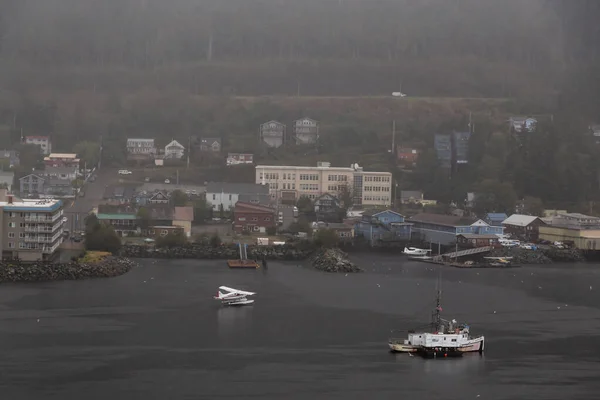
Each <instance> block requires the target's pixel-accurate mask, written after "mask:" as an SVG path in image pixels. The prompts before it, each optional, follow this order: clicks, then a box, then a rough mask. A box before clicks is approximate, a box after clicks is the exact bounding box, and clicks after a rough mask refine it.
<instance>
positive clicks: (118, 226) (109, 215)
mask: <svg viewBox="0 0 600 400" xmlns="http://www.w3.org/2000/svg"><path fill="white" fill-rule="evenodd" d="M96 217H97V218H98V220H99V221H100V222H101V223H103V224H106V225H110V226H112V227H113V229H114V230H115V232H116V233H117V235H119V236H128V235H131V234H136V233H137V232H139V226H138V221H137V209H136V208H135V207H132V206H128V205H127V206H112V205H104V204H101V205H99V206H98V212H97V213H96Z"/></svg>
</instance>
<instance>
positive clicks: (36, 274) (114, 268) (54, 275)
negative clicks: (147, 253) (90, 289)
mask: <svg viewBox="0 0 600 400" xmlns="http://www.w3.org/2000/svg"><path fill="white" fill-rule="evenodd" d="M135 265H136V263H135V262H133V261H131V260H129V259H127V258H122V257H106V258H104V259H102V260H100V261H97V262H90V263H80V262H77V261H73V262H69V263H49V262H41V261H40V262H35V263H28V262H20V261H3V262H1V263H0V282H46V281H65V280H79V279H89V278H110V277H113V276H119V275H123V274H125V273H127V272H129V270H131V268H133V267H134V266H135Z"/></svg>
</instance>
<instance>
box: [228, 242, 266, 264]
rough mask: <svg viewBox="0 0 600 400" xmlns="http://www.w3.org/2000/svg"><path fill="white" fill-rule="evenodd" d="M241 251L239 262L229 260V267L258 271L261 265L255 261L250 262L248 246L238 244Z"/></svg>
mask: <svg viewBox="0 0 600 400" xmlns="http://www.w3.org/2000/svg"><path fill="white" fill-rule="evenodd" d="M238 247H239V249H240V258H239V259H238V260H227V266H228V267H229V268H246V269H257V268H260V265H259V264H258V263H257V262H256V261H254V260H248V245H247V244H244V245H242V244H241V243H238Z"/></svg>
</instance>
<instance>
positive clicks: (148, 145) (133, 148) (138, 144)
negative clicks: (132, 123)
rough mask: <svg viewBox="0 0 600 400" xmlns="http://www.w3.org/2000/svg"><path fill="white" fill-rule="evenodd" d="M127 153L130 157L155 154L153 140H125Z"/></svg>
mask: <svg viewBox="0 0 600 400" xmlns="http://www.w3.org/2000/svg"><path fill="white" fill-rule="evenodd" d="M127 153H128V154H132V155H136V154H142V155H144V154H145V155H151V154H156V147H155V146H154V139H127Z"/></svg>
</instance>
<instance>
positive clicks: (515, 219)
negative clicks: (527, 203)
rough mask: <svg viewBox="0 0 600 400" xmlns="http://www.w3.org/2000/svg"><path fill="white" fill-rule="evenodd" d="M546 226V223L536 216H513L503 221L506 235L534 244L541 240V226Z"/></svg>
mask: <svg viewBox="0 0 600 400" xmlns="http://www.w3.org/2000/svg"><path fill="white" fill-rule="evenodd" d="M544 225H546V224H545V223H544V221H542V219H541V218H539V217H536V216H534V215H522V214H513V215H511V216H510V217H508V218H507V219H505V220H504V221H502V226H503V227H504V232H505V233H510V234H511V235H513V236H515V237H517V238H522V239H524V240H527V241H534V242H535V241H537V240H538V238H539V234H540V226H544Z"/></svg>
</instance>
